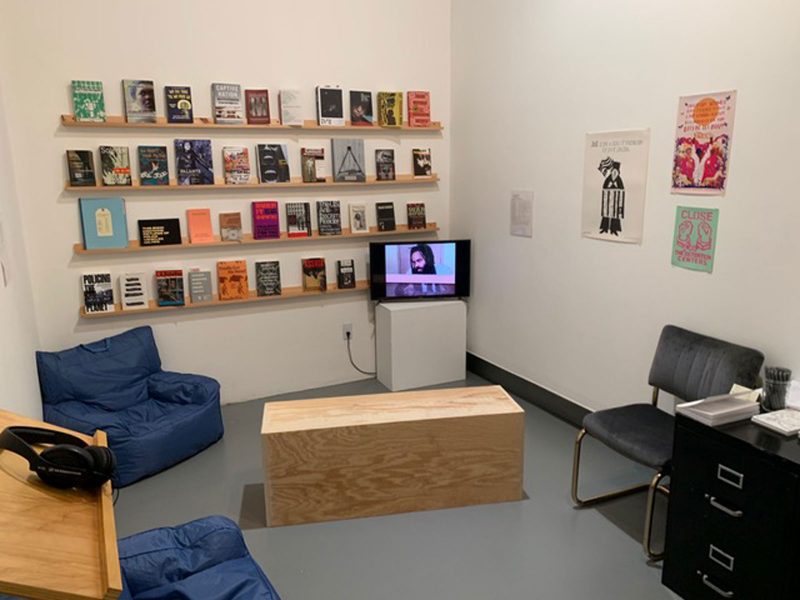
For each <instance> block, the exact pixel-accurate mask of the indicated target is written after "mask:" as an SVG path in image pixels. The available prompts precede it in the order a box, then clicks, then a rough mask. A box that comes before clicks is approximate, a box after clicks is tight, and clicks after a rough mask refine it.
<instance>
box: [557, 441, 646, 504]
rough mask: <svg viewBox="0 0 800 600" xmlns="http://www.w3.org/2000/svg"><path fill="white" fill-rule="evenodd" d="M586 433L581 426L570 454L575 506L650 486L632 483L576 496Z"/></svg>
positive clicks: (627, 494)
mask: <svg viewBox="0 0 800 600" xmlns="http://www.w3.org/2000/svg"><path fill="white" fill-rule="evenodd" d="M585 435H586V429H584V428H581V430H580V431H579V432H578V436H577V437H576V438H575V452H574V454H573V456H572V490H571V495H572V503H573V504H574V505H575V506H576V507H577V508H583V507H584V506H591V505H592V504H597V503H598V502H605V501H606V500H613V499H614V498H620V497H622V496H629V495H631V494H635V493H637V492H641V491H644V490H646V489H648V488H649V487H650V485H652V484H650V485H648V484H646V483H641V484H639V485H634V486H632V487H628V488H624V489H621V490H615V491H613V492H608V493H605V494H599V495H597V496H592V497H591V498H584V499H582V498H579V497H578V477H579V475H580V462H581V444H582V443H583V438H584V436H585Z"/></svg>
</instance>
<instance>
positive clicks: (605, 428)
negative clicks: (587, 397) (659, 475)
mask: <svg viewBox="0 0 800 600" xmlns="http://www.w3.org/2000/svg"><path fill="white" fill-rule="evenodd" d="M674 425H675V419H674V417H673V416H672V415H670V414H668V413H665V412H664V411H663V410H659V409H658V408H656V407H655V406H653V405H652V404H629V405H627V406H620V407H617V408H609V409H607V410H598V411H596V412H593V413H589V414H588V415H586V416H585V417H584V418H583V427H584V428H585V429H586V431H587V433H589V435H591V436H592V437H593V438H596V439H598V440H600V441H601V442H603V443H604V444H605V445H606V446H608V447H609V448H612V449H613V450H616V451H617V452H619V453H620V454H622V455H623V456H626V457H628V458H630V459H631V460H633V461H635V462H638V463H640V464H643V465H645V466H648V467H651V468H653V469H663V468H665V467H666V466H667V465H668V464H669V462H670V460H672V437H673V428H674Z"/></svg>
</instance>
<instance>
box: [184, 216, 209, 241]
mask: <svg viewBox="0 0 800 600" xmlns="http://www.w3.org/2000/svg"><path fill="white" fill-rule="evenodd" d="M186 221H187V222H188V224H189V243H190V244H210V243H211V242H213V241H214V232H213V230H212V229H211V209H209V208H190V209H188V210H187V211H186Z"/></svg>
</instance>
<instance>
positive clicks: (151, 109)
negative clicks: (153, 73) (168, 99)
mask: <svg viewBox="0 0 800 600" xmlns="http://www.w3.org/2000/svg"><path fill="white" fill-rule="evenodd" d="M122 95H123V96H124V97H125V120H126V121H127V122H128V123H155V122H156V91H155V86H154V85H153V82H152V81H151V80H149V79H123V80H122Z"/></svg>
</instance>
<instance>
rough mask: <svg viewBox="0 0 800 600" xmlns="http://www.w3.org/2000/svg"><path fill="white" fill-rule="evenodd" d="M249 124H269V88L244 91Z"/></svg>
mask: <svg viewBox="0 0 800 600" xmlns="http://www.w3.org/2000/svg"><path fill="white" fill-rule="evenodd" d="M244 104H245V114H246V115H247V124H248V125H269V90H245V91H244Z"/></svg>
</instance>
